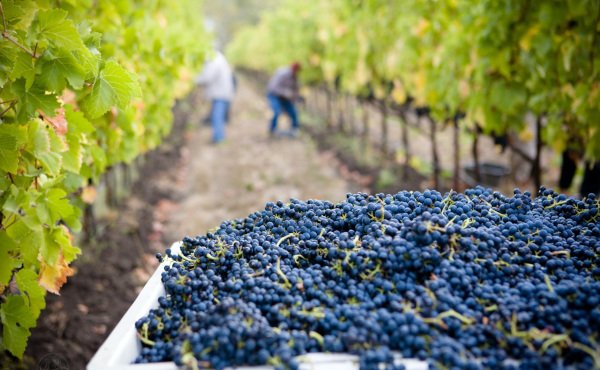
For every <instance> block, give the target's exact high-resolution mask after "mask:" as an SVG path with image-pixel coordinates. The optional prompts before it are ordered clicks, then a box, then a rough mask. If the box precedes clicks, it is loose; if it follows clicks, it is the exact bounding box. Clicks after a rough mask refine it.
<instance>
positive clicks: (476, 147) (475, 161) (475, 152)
mask: <svg viewBox="0 0 600 370" xmlns="http://www.w3.org/2000/svg"><path fill="white" fill-rule="evenodd" d="M472 145H473V146H472V147H471V154H472V155H473V165H474V166H475V171H474V172H475V182H477V183H478V184H479V183H480V182H481V170H480V167H479V125H478V124H477V123H475V128H474V131H473V144H472Z"/></svg>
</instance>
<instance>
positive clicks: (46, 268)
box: [38, 252, 74, 295]
mask: <svg viewBox="0 0 600 370" xmlns="http://www.w3.org/2000/svg"><path fill="white" fill-rule="evenodd" d="M41 266H42V267H41V269H40V275H39V279H38V282H39V283H40V286H41V287H43V288H44V289H46V290H47V291H49V292H50V293H54V294H58V295H60V294H59V293H58V291H59V290H60V287H62V286H63V285H64V283H66V282H67V277H69V276H73V274H74V271H73V269H72V268H70V267H69V265H67V263H66V262H65V259H64V258H63V255H62V252H61V253H60V254H59V256H58V259H57V260H56V264H55V265H48V264H46V261H41Z"/></svg>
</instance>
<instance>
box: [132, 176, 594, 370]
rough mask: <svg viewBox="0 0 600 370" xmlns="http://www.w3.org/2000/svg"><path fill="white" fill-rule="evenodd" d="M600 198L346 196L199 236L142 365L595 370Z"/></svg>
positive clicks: (141, 330) (285, 208)
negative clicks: (349, 359)
mask: <svg viewBox="0 0 600 370" xmlns="http://www.w3.org/2000/svg"><path fill="white" fill-rule="evenodd" d="M598 209H599V200H598V199H596V197H595V196H594V195H593V194H590V195H589V196H588V197H587V198H585V199H583V200H577V199H574V198H568V197H566V196H564V195H561V194H557V193H555V192H553V191H552V190H550V189H546V188H541V189H540V191H539V192H538V194H537V197H535V198H532V196H531V194H529V193H528V192H521V191H519V190H515V191H514V195H513V196H512V197H507V196H504V195H502V194H500V193H498V192H493V191H491V190H490V189H485V188H482V187H477V188H473V189H467V190H466V191H465V192H464V193H462V194H461V193H456V192H450V193H446V194H440V193H439V192H437V191H433V190H426V191H424V192H422V193H421V192H406V191H404V192H399V193H397V194H394V195H390V194H377V195H368V194H364V193H356V194H347V197H346V200H345V201H343V202H340V203H338V204H333V203H331V202H327V201H320V200H307V201H300V200H296V199H291V200H290V202H289V203H287V204H284V203H283V202H281V201H279V202H270V203H267V204H266V207H265V209H264V210H262V211H258V212H255V213H252V214H250V215H248V216H247V217H245V218H241V219H236V220H229V221H225V222H223V223H222V224H221V225H220V227H219V228H218V229H217V230H216V231H214V232H211V233H207V234H206V235H201V236H196V237H185V238H183V240H182V243H181V248H180V252H179V253H178V254H177V253H175V252H173V251H172V250H170V249H167V250H166V252H165V254H166V256H163V255H157V258H159V260H162V259H165V260H170V261H171V262H172V264H171V265H170V266H165V270H164V271H163V272H162V277H161V278H162V282H163V284H164V286H165V290H166V292H167V295H166V297H161V298H160V299H159V308H157V309H154V310H151V311H150V312H149V314H148V315H146V316H145V317H143V318H141V319H139V320H138V321H137V322H136V328H137V330H138V334H139V337H140V338H141V340H142V343H143V349H142V351H141V354H140V355H139V356H138V358H137V359H136V362H138V363H146V362H157V361H175V363H176V364H178V365H183V364H186V365H188V366H191V367H193V366H197V367H202V366H211V367H214V368H216V369H223V368H225V367H227V366H236V365H263V364H269V365H272V366H274V367H275V368H277V369H296V368H298V366H299V365H298V360H297V359H296V356H299V355H302V354H306V353H311V352H346V353H353V354H357V355H359V356H360V366H361V368H364V369H371V368H373V369H375V368H377V369H379V368H384V367H385V368H388V369H397V368H401V367H402V365H398V364H397V363H394V358H395V354H400V355H402V356H403V357H405V358H418V359H421V360H425V361H427V362H428V363H429V365H430V368H433V369H436V368H439V369H447V368H452V369H454V368H456V369H484V368H494V369H515V368H523V369H538V368H539V369H549V368H552V369H561V368H564V369H589V368H593V367H597V366H600V363H599V362H598V361H599V359H598V357H599V356H598V351H599V345H598V343H599V340H600V338H599V333H600V298H599V297H600V265H599V263H598V262H599V256H600V223H599V219H600V213H599V211H598Z"/></svg>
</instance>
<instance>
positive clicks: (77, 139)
mask: <svg viewBox="0 0 600 370" xmlns="http://www.w3.org/2000/svg"><path fill="white" fill-rule="evenodd" d="M81 137H82V135H77V134H71V133H68V134H67V145H68V147H69V149H68V150H67V151H66V152H64V153H62V159H63V168H64V169H65V170H67V171H71V172H74V173H79V170H80V169H81V164H82V163H83V151H82V149H81Z"/></svg>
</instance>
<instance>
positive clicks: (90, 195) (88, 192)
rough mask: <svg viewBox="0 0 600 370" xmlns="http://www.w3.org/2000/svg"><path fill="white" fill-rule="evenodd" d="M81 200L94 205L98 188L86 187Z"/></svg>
mask: <svg viewBox="0 0 600 370" xmlns="http://www.w3.org/2000/svg"><path fill="white" fill-rule="evenodd" d="M81 200H83V201H84V202H85V203H87V204H92V203H94V201H95V200H96V188H95V187H94V186H86V187H85V188H83V190H82V191H81Z"/></svg>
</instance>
